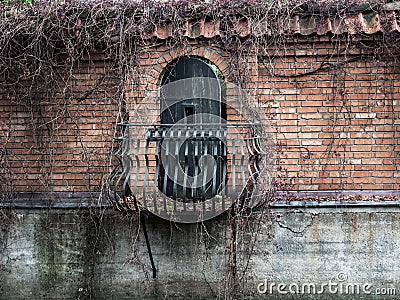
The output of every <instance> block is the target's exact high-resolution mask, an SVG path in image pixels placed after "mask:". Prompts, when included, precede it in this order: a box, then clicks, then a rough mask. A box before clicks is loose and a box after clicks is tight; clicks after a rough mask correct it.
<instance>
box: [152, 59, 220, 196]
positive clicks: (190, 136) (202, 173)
mask: <svg viewBox="0 0 400 300" xmlns="http://www.w3.org/2000/svg"><path fill="white" fill-rule="evenodd" d="M161 85H162V87H161V93H160V94H161V97H160V128H159V129H158V131H159V134H158V136H160V137H161V139H162V140H161V142H160V151H161V152H163V153H161V154H160V157H161V158H163V159H162V160H161V162H160V166H159V167H160V172H159V176H158V188H159V190H160V191H161V192H162V193H163V194H164V195H166V196H168V197H170V198H172V199H174V200H178V201H180V200H182V201H193V202H199V201H204V200H206V199H210V198H212V197H214V196H216V195H217V194H218V193H220V192H221V190H222V188H223V186H224V182H225V181H226V171H227V167H226V157H227V153H226V146H225V143H224V138H225V136H226V105H225V103H224V102H223V97H224V89H223V88H222V87H221V84H220V81H219V78H218V75H217V74H216V72H215V71H214V70H213V68H212V65H210V64H209V63H207V62H205V61H203V60H201V59H199V58H194V57H182V58H179V59H177V60H175V61H173V62H172V63H170V64H169V65H167V67H166V68H165V72H164V75H163V77H162V81H161ZM160 131H161V134H160ZM163 154H164V155H163Z"/></svg>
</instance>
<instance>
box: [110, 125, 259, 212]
mask: <svg viewBox="0 0 400 300" xmlns="http://www.w3.org/2000/svg"><path fill="white" fill-rule="evenodd" d="M119 125H120V126H121V127H122V132H123V135H122V136H121V137H120V138H119V142H120V148H119V149H118V150H117V151H116V152H115V153H114V155H115V157H116V158H117V160H118V166H117V167H116V168H115V170H114V171H113V173H112V174H111V176H110V179H109V183H110V187H111V189H112V190H113V197H112V198H113V199H114V200H115V202H116V204H117V205H118V207H119V208H120V209H125V210H137V209H146V210H149V211H151V212H153V213H155V214H157V215H160V216H165V217H168V218H171V216H172V215H173V214H177V213H179V214H180V215H182V214H183V215H185V214H187V215H190V216H193V214H197V215H198V216H200V215H201V216H202V217H203V218H204V217H206V218H207V216H208V215H210V216H211V215H216V214H219V213H221V212H223V211H225V210H226V209H228V208H229V207H231V205H232V204H233V203H234V202H235V201H237V200H238V199H242V200H246V201H248V200H249V199H251V198H252V196H254V194H256V190H257V179H258V177H259V174H260V172H261V170H260V165H259V162H260V161H261V159H262V155H264V154H265V151H264V150H263V138H262V137H261V136H260V131H259V129H258V124H251V123H236V124H223V123H220V124H184V125H183V124H181V125H176V124H163V125H160V124H138V123H121V124H119Z"/></svg>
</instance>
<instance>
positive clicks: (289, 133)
mask: <svg viewBox="0 0 400 300" xmlns="http://www.w3.org/2000/svg"><path fill="white" fill-rule="evenodd" d="M372 40H373V38H372ZM377 42H379V41H377ZM281 46H282V47H281ZM365 51H367V52H368V50H362V47H361V46H357V45H355V46H350V47H349V46H348V45H347V44H346V43H344V42H343V41H340V40H334V39H333V38H328V37H322V38H312V37H311V38H308V39H299V40H296V41H291V42H287V43H285V45H284V47H283V45H280V46H279V45H278V46H271V47H267V48H266V49H265V55H264V56H263V58H261V57H257V56H255V55H252V54H248V56H247V57H246V59H244V60H242V61H240V62H239V63H238V62H237V59H236V58H234V57H230V55H229V54H228V53H226V52H223V51H220V50H219V49H218V48H217V47H215V46H210V45H208V42H204V44H203V45H199V44H196V43H194V44H193V45H191V46H190V45H189V46H186V47H185V48H182V49H169V48H167V47H166V46H160V47H158V48H153V49H152V50H148V51H145V52H144V53H143V54H141V56H140V59H139V62H140V68H139V69H138V70H140V71H138V72H135V73H134V74H131V75H130V79H131V80H128V81H127V83H126V86H125V87H124V88H126V90H124V89H121V87H120V86H118V82H121V81H120V80H119V79H120V78H119V77H118V76H119V75H118V74H115V77H112V76H111V79H110V80H107V81H106V82H101V78H102V76H103V75H104V74H109V72H110V70H109V69H108V68H109V65H110V64H109V62H108V61H104V60H102V59H101V58H96V57H95V59H94V60H92V61H90V62H83V63H82V64H81V65H80V67H79V68H77V69H75V70H73V71H72V77H70V79H73V80H71V81H69V82H67V84H66V86H65V85H60V87H59V90H57V88H56V89H55V91H54V95H55V96H54V95H53V96H52V98H51V99H48V98H46V96H43V97H42V98H43V99H41V104H40V114H39V113H38V108H37V107H36V111H35V112H33V113H31V112H30V108H29V106H28V105H25V104H24V103H23V102H21V101H17V100H15V99H14V98H13V97H12V95H10V94H9V93H8V92H2V93H1V95H0V114H1V124H0V125H1V127H2V129H3V135H2V136H1V139H2V143H3V145H4V149H5V150H6V151H7V156H4V155H3V157H7V161H5V163H4V166H7V168H8V169H9V170H11V174H12V175H11V178H12V181H13V185H14V186H15V190H17V191H42V190H54V191H88V190H92V191H99V190H100V188H101V186H102V185H103V183H104V181H105V179H106V177H107V174H108V173H109V171H110V170H111V166H110V162H111V156H110V153H111V150H112V147H113V146H115V144H114V143H113V137H114V136H115V135H116V131H115V130H116V123H117V121H119V119H118V117H119V116H120V111H119V108H120V107H121V101H122V100H126V107H127V110H128V111H129V112H130V121H135V119H134V117H133V114H132V111H133V110H134V109H135V108H137V107H138V105H140V103H142V104H143V102H142V101H143V99H144V98H145V97H146V95H147V94H146V93H148V92H151V91H155V90H156V89H157V87H158V86H159V83H160V79H161V76H162V72H163V68H164V67H165V66H166V65H167V64H168V63H169V62H171V61H172V60H174V59H175V58H177V57H180V56H184V55H192V56H199V57H204V58H206V59H208V60H210V61H211V62H213V63H214V64H215V65H216V66H217V67H218V68H219V69H220V70H221V71H222V73H223V74H224V76H225V78H226V80H227V81H235V80H238V78H239V79H240V80H242V81H243V82H244V83H243V87H244V88H245V89H246V90H247V91H248V92H249V94H250V95H252V96H253V98H252V99H253V104H254V106H255V107H256V108H257V110H258V111H259V113H260V114H261V116H262V117H263V118H264V120H265V121H266V122H267V120H268V122H269V123H270V125H271V132H273V133H274V136H275V138H276V140H277V141H278V142H279V143H281V144H282V153H279V157H280V165H281V166H282V167H283V170H282V172H281V175H282V176H284V177H285V179H286V180H287V182H289V183H292V184H293V189H294V190H337V189H357V190H358V189H364V190H371V189H373V190H381V189H388V190H390V189H398V188H399V184H400V177H399V174H400V172H399V171H400V158H399V155H400V154H399V153H400V145H399V137H400V119H399V114H400V106H399V101H400V100H399V98H400V80H399V70H400V69H399V64H398V63H396V62H395V61H394V59H393V58H392V57H390V56H388V57H386V58H385V59H380V60H377V59H371V58H370V57H369V56H368V55H366V53H365ZM339 52H340V55H338V54H339ZM361 54H362V55H361ZM262 60H263V61H264V62H265V64H263V63H262ZM238 66H240V67H238ZM313 70H314V71H313ZM63 72H66V71H65V70H64V71H63ZM303 73H304V74H305V75H303V76H300V74H303ZM62 74H66V73H62ZM288 75H289V76H288ZM63 76H64V75H61V77H63ZM65 76H66V75H65ZM65 78H68V76H66V77H65ZM99 83H101V84H99ZM137 83H139V84H138V85H137ZM66 87H67V88H66ZM93 87H95V91H94V92H92V93H86V96H87V97H86V98H85V99H83V100H82V97H84V96H85V92H87V91H90V90H91V89H92V88H93ZM68 89H72V90H73V91H75V92H77V93H75V95H74V96H73V97H71V98H68V97H67V98H68V99H64V98H65V96H66V95H67V96H68V93H67V92H68ZM119 93H121V96H120V97H116V95H119ZM77 95H80V96H79V97H78V96H77ZM39 98H40V96H39ZM115 99H119V100H115ZM228 104H229V103H228ZM146 106H147V107H151V106H154V110H153V113H154V117H155V118H157V107H156V106H155V104H154V103H147V104H146ZM40 115H41V116H43V118H44V119H45V120H47V121H48V123H47V125H43V126H41V127H39V128H37V127H38V126H35V125H32V124H36V123H37V124H39V123H40V124H46V122H43V120H41V121H39V119H40V118H41V117H40ZM233 117H234V116H231V118H233ZM50 124H51V126H52V128H51V132H52V133H51V134H50V136H49V134H48V132H50V131H46V128H47V127H46V126H50ZM34 129H35V130H36V133H35V134H33V130H34ZM38 136H39V137H40V136H42V138H39V140H38ZM38 143H39V144H40V145H42V147H41V148H38V147H37V144H38Z"/></svg>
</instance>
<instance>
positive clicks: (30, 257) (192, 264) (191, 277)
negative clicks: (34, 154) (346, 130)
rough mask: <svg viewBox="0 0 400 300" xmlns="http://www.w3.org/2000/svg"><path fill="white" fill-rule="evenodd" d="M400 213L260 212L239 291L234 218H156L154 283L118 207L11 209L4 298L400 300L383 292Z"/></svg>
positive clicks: (134, 230)
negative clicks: (233, 251)
mask: <svg viewBox="0 0 400 300" xmlns="http://www.w3.org/2000/svg"><path fill="white" fill-rule="evenodd" d="M398 212H399V209H398V208H393V207H391V208H389V207H387V208H385V207H379V206H376V207H364V208H352V207H345V206H342V207H337V208H314V209H301V210H299V209H293V208H292V209H290V208H278V209H273V210H271V211H269V212H267V213H264V214H263V215H261V214H260V213H258V215H257V218H256V220H253V221H251V222H250V223H249V224H250V225H249V224H248V225H249V226H244V225H243V224H244V223H243V222H237V224H238V226H237V229H238V233H237V243H236V244H235V246H236V253H237V257H236V258H237V259H236V266H237V268H236V272H237V277H238V278H241V277H242V275H243V273H242V271H243V270H246V271H245V273H244V276H243V278H242V280H240V282H239V283H238V285H235V282H236V281H235V280H234V271H232V270H234V268H232V262H233V260H232V256H230V255H229V253H230V251H231V249H232V244H231V241H232V226H231V223H230V222H229V221H228V219H227V216H226V215H222V216H220V217H218V218H217V219H214V220H211V221H208V222H206V223H204V224H183V225H182V224H172V223H169V222H167V221H165V220H160V219H158V218H155V217H150V218H149V219H148V220H147V229H148V233H149V238H150V243H151V246H152V251H153V256H154V261H155V264H156V267H157V279H153V278H151V275H152V274H151V268H150V262H149V257H148V254H147V249H146V244H145V240H144V237H143V232H142V230H141V229H140V228H138V227H137V225H136V223H137V222H136V221H135V220H131V219H129V218H128V217H123V216H121V215H120V214H118V213H115V212H113V211H111V210H104V211H102V212H100V211H93V210H88V209H87V210H57V209H52V210H13V211H7V210H3V211H2V212H1V236H0V237H1V244H0V246H1V248H0V250H1V252H0V255H1V256H0V258H1V260H0V295H1V299H28V298H30V299H88V298H89V299H90V298H93V299H136V298H137V299H139V298H148V299H160V298H161V299H162V298H163V297H168V298H176V299H179V298H181V299H187V298H190V297H192V298H195V299H211V298H222V299H223V298H229V297H231V298H235V299H237V298H253V297H256V298H261V299H267V298H268V299H294V298H295V299H301V298H303V299H361V298H362V299H392V298H393V299H395V297H396V296H394V295H385V296H381V295H377V293H384V294H393V293H397V294H399V293H400V260H399V259H398V257H399V254H400V214H399V213H398ZM260 216H262V218H260ZM260 219H261V221H260ZM138 229H139V230H138ZM249 249H251V252H252V254H251V255H250V256H249V255H248V253H249ZM249 257H250V260H248V258H249ZM279 284H281V285H280V287H279V289H280V290H281V292H279V291H278V285H279ZM283 284H285V285H286V286H283ZM314 286H315V291H313V288H314ZM358 287H359V288H360V291H359V292H357V288H358ZM329 289H330V290H329ZM336 289H338V290H336ZM340 289H341V290H340ZM363 289H364V290H363ZM353 290H354V291H353ZM296 291H297V292H299V294H297V295H294V294H293V292H296ZM320 291H323V294H322V295H319V294H318V292H320ZM260 292H261V293H260ZM263 292H264V293H263ZM285 292H286V294H285Z"/></svg>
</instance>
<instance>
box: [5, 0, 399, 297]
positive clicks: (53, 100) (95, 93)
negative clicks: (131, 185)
mask: <svg viewBox="0 0 400 300" xmlns="http://www.w3.org/2000/svg"><path fill="white" fill-rule="evenodd" d="M386 2H387V1H358V0H351V1H348V0H338V1H316V0H306V1H302V0H288V1H282V0H273V1H261V0H253V1H246V0H235V1H230V0H220V1H213V2H212V5H210V3H205V2H204V1H198V0H196V1H167V2H158V1H139V2H138V1H128V0H126V1H118V2H116V1H78V0H68V1H64V2H59V1H35V2H33V3H32V5H31V6H26V5H23V4H21V3H19V2H9V3H0V32H2V35H1V36H0V91H2V94H3V99H5V100H6V101H9V102H10V103H12V105H13V106H14V107H18V106H22V107H24V108H25V110H26V111H27V112H28V115H27V116H26V118H25V119H26V121H27V124H24V125H26V128H27V129H28V131H29V134H27V135H28V136H27V138H29V139H31V140H32V141H33V144H34V147H33V148H31V149H25V150H26V151H27V153H28V154H29V155H31V156H32V157H34V158H33V159H32V160H33V161H30V162H27V163H26V164H25V163H24V162H21V168H23V169H24V170H27V169H28V168H30V167H31V165H32V164H34V165H36V167H37V169H38V172H37V174H38V176H37V178H36V180H37V181H38V182H40V186H34V187H31V188H30V189H29V191H31V192H35V191H54V180H55V179H54V177H53V174H54V168H55V167H56V166H55V165H56V160H55V156H56V155H60V154H62V152H63V151H64V149H63V147H62V145H61V146H60V144H62V143H63V142H64V141H63V139H62V132H63V131H64V130H69V131H72V132H73V133H75V136H76V140H75V141H74V143H75V145H76V148H77V149H79V150H76V152H77V153H74V154H73V155H77V156H79V157H80V159H81V165H83V166H84V168H85V170H86V171H85V172H84V174H83V175H82V180H83V181H84V182H85V185H86V190H87V191H90V192H92V191H103V190H104V189H105V188H106V187H105V182H106V179H107V176H108V175H109V173H110V171H111V169H112V167H113V162H112V159H111V156H110V155H111V153H112V151H109V150H110V149H107V151H106V153H105V152H104V149H103V150H101V149H89V147H87V146H86V141H85V134H84V133H83V132H82V128H83V127H82V126H81V125H82V120H81V119H80V115H79V113H78V112H79V109H81V110H83V111H85V112H86V113H87V114H88V115H90V113H91V112H90V105H91V104H96V105H103V107H104V109H105V110H107V109H112V114H113V115H112V119H113V120H114V123H113V124H112V126H111V127H108V128H107V129H105V132H106V133H107V138H103V139H100V141H101V142H108V143H109V145H111V147H118V145H117V144H115V143H113V142H112V141H110V140H112V137H113V136H117V135H118V128H117V126H116V123H118V122H120V121H122V120H123V119H124V117H125V114H126V111H125V103H126V94H127V90H126V89H127V82H129V81H132V80H133V81H134V82H133V83H134V85H139V84H140V78H145V74H144V73H143V72H144V71H143V69H142V68H141V66H140V61H139V60H140V57H141V55H143V54H144V53H147V52H150V51H151V50H152V49H155V48H156V47H157V46H159V45H160V44H166V45H168V47H169V48H171V49H172V48H182V49H185V48H190V47H191V45H192V43H193V41H191V40H190V38H188V37H186V36H184V35H183V34H182V33H183V32H185V30H186V29H187V21H189V20H201V19H206V20H213V21H217V20H218V21H219V22H220V24H221V25H220V30H221V34H220V35H219V36H218V37H215V38H213V39H212V40H211V41H209V43H210V44H211V45H212V46H214V47H216V48H218V49H220V50H221V51H225V52H227V53H229V57H230V63H231V66H232V70H234V72H233V73H232V81H233V82H234V83H235V84H237V85H238V86H240V87H243V88H244V89H246V90H248V91H249V93H250V94H251V93H252V89H254V88H255V87H254V86H252V83H251V76H252V75H251V74H252V73H251V72H252V70H254V68H256V69H258V68H260V66H262V67H264V68H265V69H266V70H267V71H268V72H269V77H270V78H282V79H286V80H297V79H298V78H301V77H304V76H310V75H315V74H319V73H320V72H327V71H328V70H329V71H333V72H334V74H335V75H334V76H336V78H334V80H335V81H337V82H338V84H337V86H336V87H335V89H334V91H333V94H334V98H335V99H336V100H338V99H339V101H341V106H340V109H339V110H338V111H337V112H335V114H342V113H344V114H345V113H346V112H343V111H342V109H345V108H346V103H345V102H346V91H345V90H344V89H343V88H342V87H341V86H340V82H341V80H342V79H341V78H340V76H341V75H340V74H341V72H342V67H343V66H345V65H346V64H348V63H351V62H359V61H363V60H364V61H365V60H369V59H375V60H380V59H381V57H382V56H385V57H387V55H388V54H390V55H391V58H393V59H394V60H396V61H397V55H398V54H396V53H398V48H399V37H398V36H396V35H390V34H388V35H384V36H383V41H382V43H381V44H379V45H370V44H366V43H365V42H364V41H352V40H351V39H349V38H348V39H347V40H346V39H345V38H342V39H344V40H345V44H344V45H340V44H338V45H337V46H336V47H337V49H336V50H337V53H336V54H334V55H329V56H325V57H324V58H323V61H322V62H320V63H319V65H317V66H315V64H314V65H313V66H312V67H311V66H310V68H309V69H307V70H305V71H302V72H286V71H285V72H283V73H282V72H280V71H279V70H274V69H273V67H272V66H273V61H274V60H275V59H277V58H278V57H279V55H278V54H277V53H271V51H270V49H278V50H279V51H280V52H282V51H284V50H285V49H287V48H288V47H290V46H291V45H289V43H288V41H289V40H290V39H291V38H293V37H294V36H293V34H292V33H291V32H282V31H281V30H280V29H281V26H282V24H286V23H288V22H289V21H290V20H291V18H292V17H293V16H295V15H296V16H309V15H315V14H318V15H320V16H322V17H338V18H344V17H345V16H346V15H347V14H349V13H353V12H354V11H362V10H371V11H380V10H381V9H382V5H383V4H384V3H386ZM244 19H245V20H247V21H248V22H249V23H257V22H263V21H265V20H268V21H269V24H268V26H269V30H270V31H271V32H272V34H271V35H270V36H266V35H261V36H253V35H249V36H247V37H245V38H243V37H240V35H239V34H238V32H237V28H238V27H239V24H240V23H241V21H242V20H244ZM166 24H173V35H172V36H171V37H169V38H167V39H166V40H165V41H160V40H158V39H157V38H156V37H154V36H151V33H153V32H154V30H155V28H157V27H159V26H165V25H166ZM149 34H150V37H149ZM355 44H357V46H358V47H360V48H362V49H365V51H366V53H367V54H360V55H357V56H354V55H350V54H349V49H350V46H352V45H355ZM249 57H256V58H257V62H256V66H254V65H251V64H250V63H248V58H249ZM92 72H99V73H100V76H97V77H96V80H92V81H90V82H91V84H90V86H85V87H83V88H82V87H80V88H79V86H78V88H76V85H77V83H78V82H79V80H80V76H81V74H86V75H87V76H89V78H90V74H91V73H92ZM136 88H137V87H136ZM101 112H103V110H101V111H100V113H99V114H98V115H96V117H99V118H100V119H101V118H103V119H102V122H108V121H109V120H110V117H109V116H105V117H102V116H101ZM268 117H269V118H271V119H273V116H272V115H271V116H268ZM13 118H14V115H13V113H11V112H10V113H9V116H8V119H10V120H11V119H13ZM335 122H336V120H332V126H333V127H334V126H335ZM100 123H101V122H100ZM10 124H11V125H8V124H7V123H6V122H3V123H1V124H0V126H1V129H2V132H3V134H2V136H0V138H1V145H2V147H1V149H0V181H1V187H0V199H1V200H2V201H6V200H7V199H11V198H12V195H13V192H14V190H15V187H14V185H13V182H20V181H21V180H22V181H23V180H25V181H26V182H28V179H27V178H21V176H22V177H23V175H16V174H13V172H12V168H10V161H12V162H18V161H19V159H20V158H19V156H18V154H14V153H12V149H10V148H8V143H9V141H12V142H16V141H17V140H18V136H17V135H16V132H17V131H18V130H17V126H16V125H15V124H13V123H12V122H10ZM110 137H111V138H110ZM334 147H337V145H336V144H335V137H332V141H331V144H330V145H328V148H329V151H327V157H328V158H330V157H332V155H334V150H333V148H334ZM102 151H103V152H102ZM99 155H100V156H101V158H102V160H103V161H106V162H107V164H106V165H103V166H99V165H98V163H99V160H94V158H95V157H97V156H99ZM306 156H308V158H310V157H311V156H312V153H308V154H307V155H306ZM305 158H306V159H307V157H305ZM66 163H67V164H68V163H70V164H76V165H79V164H78V162H76V161H75V160H74V161H72V160H71V161H67V162H66ZM342 164H343V165H344V164H345V161H343V162H342ZM57 167H60V166H57ZM99 169H100V172H96V174H97V175H94V174H93V172H92V171H93V170H99ZM26 173H29V172H26ZM282 173H284V172H281V173H280V174H281V176H282ZM99 174H100V175H99ZM278 177H279V176H278ZM283 177H285V176H283ZM287 179H288V178H283V180H279V178H278V180H277V182H275V185H276V186H277V187H278V188H280V189H281V188H282V187H283V186H285V182H286V180H287ZM68 188H70V189H71V190H73V189H74V187H72V186H71V187H66V189H67V190H68ZM271 198H272V196H269V197H268V200H270V199H271ZM264 208H265V206H264ZM264 208H262V209H264ZM230 215H231V218H230V220H229V222H230V225H231V228H232V232H233V233H232V236H231V241H230V246H229V263H230V266H229V267H230V272H229V274H230V275H229V276H230V277H229V278H228V280H227V285H228V287H236V289H239V288H238V286H236V285H237V284H238V282H239V283H240V282H242V281H243V280H244V278H245V276H244V274H246V272H247V269H248V265H249V261H250V259H251V254H252V253H253V252H254V251H257V250H256V249H255V241H256V236H257V234H258V232H259V230H260V224H261V223H262V222H263V220H262V218H261V217H260V214H258V215H252V214H249V211H247V210H244V209H243V210H241V209H237V208H233V209H232V213H231V214H230ZM266 215H268V214H266ZM248 236H251V237H252V239H250V240H249V238H248ZM225 296H226V297H227V298H229V297H234V296H232V295H225Z"/></svg>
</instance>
